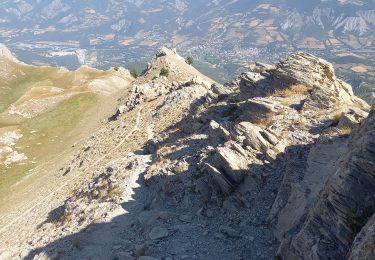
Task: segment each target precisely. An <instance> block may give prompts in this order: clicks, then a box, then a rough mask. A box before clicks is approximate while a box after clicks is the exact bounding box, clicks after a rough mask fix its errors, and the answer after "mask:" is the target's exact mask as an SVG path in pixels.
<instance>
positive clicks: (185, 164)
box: [0, 48, 375, 259]
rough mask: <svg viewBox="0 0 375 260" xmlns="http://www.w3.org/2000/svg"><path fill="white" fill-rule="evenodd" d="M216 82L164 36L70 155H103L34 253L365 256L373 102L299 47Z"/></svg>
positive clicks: (75, 170)
mask: <svg viewBox="0 0 375 260" xmlns="http://www.w3.org/2000/svg"><path fill="white" fill-rule="evenodd" d="M162 68H167V69H168V70H169V72H170V74H169V76H168V77H165V76H160V70H161V69H162ZM212 83H214V82H212V80H209V79H207V78H206V77H205V76H203V75H201V74H199V72H197V71H196V70H195V69H194V68H193V67H191V66H190V65H188V64H187V63H186V62H185V60H184V59H183V58H182V57H180V56H178V54H177V53H176V51H175V50H170V49H166V48H162V49H161V50H160V51H159V52H158V54H157V55H156V57H155V58H154V59H153V60H152V61H151V62H150V64H149V66H148V68H147V70H146V71H145V72H144V73H143V74H142V75H141V76H140V77H139V78H137V79H136V80H135V81H134V83H133V86H132V88H129V90H128V91H127V92H126V94H125V95H124V97H123V98H121V99H120V100H119V107H118V110H117V112H116V114H115V115H114V116H113V117H112V118H111V120H109V122H108V121H106V123H105V128H104V129H101V131H100V132H98V133H95V134H93V135H92V136H91V137H90V138H89V139H88V140H87V142H86V145H85V146H82V149H81V151H80V152H79V153H78V154H77V155H75V157H74V159H73V160H72V161H71V162H68V163H67V165H66V167H64V168H63V169H62V171H61V173H62V174H63V175H64V176H73V175H74V174H78V175H79V172H80V169H82V168H84V167H85V165H86V164H87V165H88V164H90V166H87V168H85V169H86V170H85V174H84V175H85V176H88V175H89V172H91V171H94V167H93V168H91V167H92V166H91V165H92V162H94V166H95V169H96V168H97V167H98V166H101V167H100V168H98V169H96V170H95V171H94V172H93V173H91V174H92V179H91V180H90V181H88V182H85V183H88V185H84V187H80V188H79V189H77V191H75V192H74V194H73V195H71V196H70V197H69V199H66V200H64V203H63V204H62V205H60V207H59V208H58V209H59V210H56V211H53V212H51V214H49V217H50V219H49V222H45V223H43V224H41V226H40V228H39V229H38V231H37V235H36V237H37V238H34V233H33V234H32V235H31V236H29V240H30V241H32V243H28V244H27V248H32V252H31V253H30V254H29V256H31V257H30V258H32V257H34V256H36V259H40V258H43V257H45V256H46V255H48V256H51V258H53V256H54V254H53V253H54V252H60V251H61V252H62V253H61V255H59V254H60V253H57V254H58V256H62V258H63V259H64V257H65V258H68V259H72V258H88V257H91V256H92V255H93V254H95V257H99V258H103V259H107V258H121V256H125V255H126V256H129V257H130V258H132V257H134V258H139V257H146V258H147V257H157V258H161V259H164V258H165V259H167V258H168V257H172V258H173V259H174V258H198V259H241V258H242V259H270V258H272V257H274V256H275V255H277V253H278V256H279V257H280V258H283V259H325V258H329V257H331V258H333V259H342V258H345V257H348V258H352V259H356V258H363V259H365V258H366V257H370V256H371V255H372V251H371V250H373V248H372V247H371V245H372V241H373V240H372V239H373V238H372V236H373V233H374V232H373V228H374V224H373V223H374V222H373V218H374V217H373V215H374V204H373V202H374V192H373V190H374V176H373V174H374V165H375V162H374V144H373V140H375V139H374V136H373V135H374V131H373V129H374V123H375V118H374V114H375V113H374V112H371V113H370V116H369V118H368V119H366V120H365V118H367V116H368V113H369V111H370V107H369V106H368V105H367V104H366V103H365V102H363V101H362V100H360V99H358V98H357V97H355V96H354V95H353V92H352V91H351V87H350V86H349V85H347V84H346V83H344V82H342V81H341V80H339V79H337V78H336V77H335V74H334V70H333V68H332V65H331V64H329V63H328V62H326V61H324V60H322V59H319V58H317V57H314V56H312V55H309V54H305V53H296V54H292V55H291V56H290V57H288V58H287V59H285V60H284V61H281V62H279V63H277V64H275V65H267V64H261V63H257V64H256V65H255V66H254V67H253V68H252V69H251V70H250V71H248V72H246V73H243V74H242V75H240V76H239V77H238V78H237V79H235V80H234V81H233V82H230V83H228V84H225V85H219V84H216V83H215V84H212ZM364 120H365V121H364ZM352 133H353V134H352ZM108 147H110V148H109V149H110V150H109V152H108V153H105V151H107V149H108ZM88 157H89V158H90V160H87V158H88ZM83 158H85V159H83ZM102 160H103V161H102ZM104 161H105V163H104ZM98 162H99V163H98ZM95 164H97V165H95ZM86 178H88V177H86ZM127 184H130V185H127ZM133 192H134V193H133ZM52 213H56V214H57V213H60V214H57V215H58V218H57V219H56V218H52V217H53V216H54V214H52ZM66 220H67V221H66ZM70 221H72V222H73V223H75V224H72V225H70V224H69V222H70ZM95 221H101V223H100V224H99V225H93V224H92V223H93V222H95ZM108 222H109V223H108ZM85 227H87V229H83V228H85ZM90 227H91V228H90ZM86 231H87V232H86ZM91 232H93V233H92V234H91ZM98 234H99V236H100V237H101V234H105V236H103V239H102V240H100V239H97V237H98ZM50 237H53V241H52V242H50ZM82 238H85V239H87V240H88V241H89V243H86V241H84V242H81V241H82ZM76 241H78V242H76ZM103 241H104V242H103ZM74 243H76V244H78V245H76V244H74ZM280 243H281V246H280ZM46 244H48V245H46ZM191 244H193V246H191ZM67 245H68V246H67ZM113 245H116V246H113ZM37 246H38V247H39V248H37V249H35V248H36V247H37ZM77 248H78V249H79V250H77ZM63 249H64V250H66V252H65V251H64V250H63ZM98 249H99V250H98ZM0 252H1V251H0ZM6 253H7V252H6ZM8 255H9V254H8ZM0 256H1V255H0ZM38 257H39V258H38Z"/></svg>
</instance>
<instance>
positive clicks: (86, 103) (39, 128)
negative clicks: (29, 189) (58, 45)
mask: <svg viewBox="0 0 375 260" xmlns="http://www.w3.org/2000/svg"><path fill="white" fill-rule="evenodd" d="M97 101H98V99H97V96H96V95H95V94H93V93H85V94H79V95H76V96H74V97H72V98H70V99H68V100H65V101H63V102H61V103H60V104H59V105H57V107H55V108H54V109H53V110H50V111H48V112H46V113H44V114H41V115H39V116H37V117H35V118H32V119H29V120H27V121H25V122H24V123H23V124H22V125H20V129H21V132H22V134H23V138H21V140H20V141H19V142H18V143H17V147H18V149H17V151H19V152H21V153H25V155H26V156H27V157H28V158H29V159H28V160H27V161H26V163H25V164H20V165H12V166H11V168H5V167H3V166H0V197H2V196H3V195H6V194H7V193H8V190H9V188H10V187H11V185H13V184H14V183H16V182H17V181H19V180H20V179H22V178H23V177H24V176H25V174H26V173H27V171H29V170H30V169H32V168H34V167H36V166H37V165H39V164H41V163H43V162H46V161H47V160H48V159H49V158H51V157H53V156H57V155H58V154H60V153H61V151H63V150H65V149H66V148H67V147H68V146H69V145H70V144H71V142H72V140H73V138H74V136H75V135H76V134H77V131H78V130H76V131H75V127H77V125H78V124H79V122H80V121H81V119H82V118H84V115H85V113H87V111H88V110H89V109H90V108H92V107H93V106H94V105H95V104H96V102H97ZM31 161H35V162H36V164H31Z"/></svg>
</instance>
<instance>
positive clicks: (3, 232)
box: [0, 107, 142, 240]
mask: <svg viewBox="0 0 375 260" xmlns="http://www.w3.org/2000/svg"><path fill="white" fill-rule="evenodd" d="M141 112H142V107H140V108H139V110H138V113H137V117H136V122H135V125H134V127H133V129H132V130H131V131H130V132H129V133H128V134H127V135H126V136H125V137H124V138H123V139H122V140H121V141H120V142H119V143H118V144H117V145H116V146H115V147H114V148H112V149H111V150H110V151H108V152H107V153H106V154H105V155H103V156H101V157H100V158H99V159H97V160H96V161H94V162H93V163H91V164H90V166H89V167H88V168H86V169H85V170H84V171H82V172H81V173H80V174H79V175H78V176H74V175H73V178H71V179H70V180H67V181H66V182H65V183H64V184H63V185H62V186H59V187H58V188H57V189H55V190H54V191H53V192H51V193H49V194H48V195H47V196H45V197H44V198H43V199H42V200H41V201H40V202H38V203H36V204H34V205H33V206H31V207H30V208H28V209H27V210H25V211H24V212H23V213H22V214H20V215H19V216H18V217H16V218H14V219H13V220H12V221H11V222H9V223H8V224H6V225H4V226H3V227H1V229H0V238H1V239H0V240H3V238H5V237H7V236H8V235H9V234H8V233H9V231H10V227H12V226H13V225H15V224H16V223H17V222H19V221H21V220H23V219H28V216H27V215H28V214H30V213H31V212H33V211H35V210H36V209H38V208H40V207H45V206H46V205H45V204H46V202H48V201H49V200H53V198H54V197H56V195H57V194H59V193H60V192H61V191H62V190H63V189H65V188H66V187H67V186H68V185H70V184H72V183H73V182H74V181H77V180H78V179H79V177H81V176H83V174H85V173H88V172H90V171H92V170H93V169H94V168H95V167H97V166H98V165H100V163H102V162H103V161H104V160H106V159H108V158H110V157H111V155H113V153H114V152H116V151H117V150H118V149H119V148H120V147H121V146H122V145H123V144H124V143H125V142H126V141H127V140H128V139H129V138H130V137H131V136H132V135H133V134H134V133H135V132H136V131H137V130H138V129H139V125H140V123H141ZM125 132H126V131H124V134H125ZM7 231H8V232H7Z"/></svg>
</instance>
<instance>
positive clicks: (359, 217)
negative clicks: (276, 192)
mask: <svg viewBox="0 0 375 260" xmlns="http://www.w3.org/2000/svg"><path fill="white" fill-rule="evenodd" d="M374 129H375V113H374V111H372V112H371V113H370V115H369V117H368V119H366V121H365V122H364V123H363V125H362V126H361V127H360V128H359V129H358V130H357V131H355V133H354V134H353V136H352V137H351V140H350V142H349V147H348V151H347V153H346V154H344V155H343V156H342V157H341V158H340V163H339V164H338V165H337V166H336V167H335V168H334V172H333V173H332V174H331V175H330V176H329V178H328V180H327V183H326V184H325V185H324V188H323V189H322V191H321V192H320V194H319V197H318V199H317V202H316V204H315V205H313V206H312V208H311V209H310V210H309V213H308V215H307V218H306V220H305V221H303V223H302V225H303V226H302V228H301V230H299V231H298V232H297V233H296V234H294V235H292V237H290V238H289V239H287V240H286V241H284V243H283V245H282V246H281V250H280V253H279V255H280V256H281V257H282V258H283V259H322V258H332V259H341V258H344V257H345V256H346V255H347V254H348V251H349V249H350V248H351V246H352V244H353V240H354V239H355V237H356V236H357V234H358V232H359V231H360V230H361V229H363V231H362V232H361V234H359V235H358V238H357V239H356V241H355V244H354V245H353V249H352V250H353V251H352V252H351V256H352V257H354V256H356V257H358V258H355V259H367V258H366V255H368V256H369V255H370V252H371V251H373V249H372V248H371V246H370V247H369V246H367V247H366V244H367V243H371V236H370V235H369V234H367V232H369V233H371V228H372V225H373V223H372V222H371V219H370V218H371V216H372V215H373V214H374V212H375V193H374V190H375V142H374V137H375V131H374ZM368 221H369V224H368V226H366V223H367V222H368ZM366 236H369V237H368V239H369V241H366V242H364V241H363V239H365V237H366ZM361 240H362V241H361ZM358 247H362V248H363V250H364V251H363V252H361V253H359V252H358Z"/></svg>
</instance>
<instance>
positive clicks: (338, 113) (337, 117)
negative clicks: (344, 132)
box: [333, 110, 343, 126]
mask: <svg viewBox="0 0 375 260" xmlns="http://www.w3.org/2000/svg"><path fill="white" fill-rule="evenodd" d="M342 116H343V112H342V111H341V110H340V111H336V112H335V114H334V115H333V125H334V126H337V125H338V124H339V122H340V120H341V118H342Z"/></svg>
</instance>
